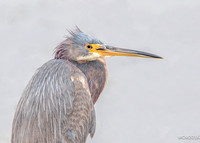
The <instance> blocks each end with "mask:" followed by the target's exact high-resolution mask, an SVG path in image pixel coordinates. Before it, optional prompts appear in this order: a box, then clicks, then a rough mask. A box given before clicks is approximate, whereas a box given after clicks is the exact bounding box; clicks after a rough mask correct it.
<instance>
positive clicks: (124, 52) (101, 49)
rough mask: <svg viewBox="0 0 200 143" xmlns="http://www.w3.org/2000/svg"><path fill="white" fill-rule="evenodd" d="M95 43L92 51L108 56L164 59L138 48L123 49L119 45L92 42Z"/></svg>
mask: <svg viewBox="0 0 200 143" xmlns="http://www.w3.org/2000/svg"><path fill="white" fill-rule="evenodd" d="M91 45H93V47H94V49H93V50H92V52H95V53H98V54H99V55H101V56H103V57H107V56H130V57H143V58H156V59H162V57H160V56H157V55H154V54H151V53H147V52H142V51H137V50H130V49H122V48H117V47H112V46H108V45H106V46H105V45H99V44H91Z"/></svg>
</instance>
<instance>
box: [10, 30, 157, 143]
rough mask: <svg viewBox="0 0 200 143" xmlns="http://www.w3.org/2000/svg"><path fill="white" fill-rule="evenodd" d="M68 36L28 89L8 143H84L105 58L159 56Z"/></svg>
mask: <svg viewBox="0 0 200 143" xmlns="http://www.w3.org/2000/svg"><path fill="white" fill-rule="evenodd" d="M70 34H71V35H70V36H69V37H68V38H67V39H66V40H65V41H63V42H62V43H61V44H59V45H58V46H57V47H56V50H55V58H54V59H52V60H50V61H48V62H47V63H45V64H44V65H43V66H42V67H40V68H39V69H38V70H37V71H36V73H35V74H34V76H33V77H32V79H31V80H30V82H29V83H28V85H27V86H26V88H25V90H24V92H23V94H22V97H21V99H20V101H19V103H18V106H17V109H16V113H15V116H14V120H13V127H12V143H84V142H85V141H86V138H87V136H88V134H90V136H91V137H93V135H94V132H95V123H96V119H95V110H94V104H95V102H96V101H97V99H98V97H99V95H100V93H101V92H102V90H103V88H104V86H105V82H106V78H107V70H106V64H105V60H104V58H105V57H110V56H133V57H145V58H158V59H159V58H161V57H159V56H157V55H154V54H150V53H146V52H141V51H136V50H129V49H121V48H116V47H112V46H108V45H105V44H103V43H102V42H101V41H100V40H98V39H96V38H94V37H92V36H90V35H86V34H85V33H83V32H82V31H81V30H80V29H78V28H77V29H76V30H75V31H73V32H72V31H71V32H70Z"/></svg>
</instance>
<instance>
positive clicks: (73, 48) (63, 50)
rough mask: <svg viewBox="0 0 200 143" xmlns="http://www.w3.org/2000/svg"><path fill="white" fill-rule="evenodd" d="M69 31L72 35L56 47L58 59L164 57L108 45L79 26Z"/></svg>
mask: <svg viewBox="0 0 200 143" xmlns="http://www.w3.org/2000/svg"><path fill="white" fill-rule="evenodd" d="M69 32H70V36H68V37H67V39H66V40H65V41H63V42H62V43H61V44H60V45H59V46H57V48H56V56H55V58H57V59H68V60H73V61H77V62H87V61H93V60H97V59H98V58H100V57H103V58H105V57H111V56H132V57H144V58H158V59H161V58H162V57H159V56H157V55H154V54H150V53H146V52H142V51H137V50H130V49H122V48H117V47H113V46H109V45H106V44H104V43H103V42H101V41H100V40H98V39H97V38H95V37H93V36H90V35H87V34H85V33H83V32H82V31H81V30H80V29H79V28H78V27H77V28H76V30H75V31H69Z"/></svg>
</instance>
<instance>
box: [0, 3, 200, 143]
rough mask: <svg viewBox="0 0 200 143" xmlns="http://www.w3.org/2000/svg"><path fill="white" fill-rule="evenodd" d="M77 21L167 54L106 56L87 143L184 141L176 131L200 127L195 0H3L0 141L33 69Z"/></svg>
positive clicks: (110, 37) (116, 42)
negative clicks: (94, 125) (104, 78)
mask: <svg viewBox="0 0 200 143" xmlns="http://www.w3.org/2000/svg"><path fill="white" fill-rule="evenodd" d="M75 25H78V26H79V28H80V29H81V30H82V31H84V32H86V33H89V34H91V35H93V36H95V37H97V38H99V39H100V40H102V41H103V42H104V43H106V44H110V45H113V46H118V47H122V48H129V49H136V50H142V51H146V52H151V53H154V54H157V55H159V56H162V57H164V59H163V60H156V59H142V58H130V57H112V58H109V59H107V67H108V81H107V85H106V87H105V89H104V91H103V92H102V94H101V96H100V98H99V100H98V102H97V104H96V105H95V108H96V114H97V129H96V133H95V136H94V138H93V139H92V140H91V139H90V138H89V137H88V141H87V142H88V143H133V142H136V143H146V142H151V143H176V142H181V143H182V142H183V143H185V142H187V141H186V140H185V141H183V140H179V139H178V138H177V137H179V136H198V135H200V63H199V62H200V1H199V0H165V1H161V0H118V1H114V0H101V1H100V0H99V1H92V0H77V1H75V0H56V1H55V0H1V1H0V52H1V53H0V54H1V58H0V68H1V69H0V143H9V142H10V137H11V126H12V119H13V116H14V112H15V108H16V105H17V103H18V100H19V98H20V96H21V93H22V91H23V89H24V88H25V86H26V84H27V83H28V81H29V80H30V78H31V76H32V75H33V73H34V72H35V70H36V69H37V68H38V67H40V66H41V65H42V64H43V63H45V62H47V61H48V60H50V59H52V58H53V50H54V48H55V47H56V46H57V45H58V44H59V42H61V41H63V40H64V39H65V36H66V35H67V34H68V33H67V29H73V28H74V26H75ZM190 142H191V141H190ZM194 142H197V141H194Z"/></svg>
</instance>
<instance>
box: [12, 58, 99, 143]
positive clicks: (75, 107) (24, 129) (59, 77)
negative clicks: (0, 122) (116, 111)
mask: <svg viewBox="0 0 200 143" xmlns="http://www.w3.org/2000/svg"><path fill="white" fill-rule="evenodd" d="M91 103H92V99H91V95H90V92H89V89H88V83H87V79H86V77H85V75H84V74H83V73H82V72H81V71H80V70H79V69H78V68H76V67H75V66H74V65H73V64H71V63H70V62H69V61H66V60H58V59H54V60H51V61H49V62H47V63H46V64H44V65H43V66H42V67H41V68H39V69H38V70H37V71H36V73H35V74H34V76H33V77H32V79H31V81H30V82H29V84H28V85H27V87H26V88H25V90H24V92H23V94H22V97H21V99H20V101H19V103H18V106H17V109H16V113H15V117H14V120H13V129H12V143H22V142H23V143H38V142H39V143H47V142H48V143H56V142H67V143H68V142H75V143H79V142H80V143H84V142H85V140H86V138H87V136H88V134H89V133H90V134H91V136H93V134H94V131H95V112H94V108H93V104H91Z"/></svg>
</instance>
